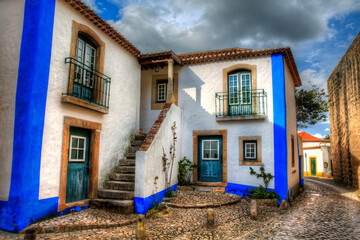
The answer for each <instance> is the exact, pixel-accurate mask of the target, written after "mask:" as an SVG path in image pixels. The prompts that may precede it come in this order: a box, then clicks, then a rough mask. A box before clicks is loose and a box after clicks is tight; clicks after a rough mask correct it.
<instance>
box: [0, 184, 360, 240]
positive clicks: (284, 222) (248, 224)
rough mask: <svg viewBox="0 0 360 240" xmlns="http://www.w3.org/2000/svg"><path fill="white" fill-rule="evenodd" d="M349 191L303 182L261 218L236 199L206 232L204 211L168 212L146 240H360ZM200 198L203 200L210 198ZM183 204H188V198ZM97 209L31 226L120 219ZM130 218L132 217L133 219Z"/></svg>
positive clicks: (92, 232)
mask: <svg viewBox="0 0 360 240" xmlns="http://www.w3.org/2000/svg"><path fill="white" fill-rule="evenodd" d="M354 191H355V190H354V189H352V188H348V187H341V186H337V185H336V184H334V183H333V182H332V180H329V179H315V178H307V179H306V180H305V191H303V192H302V193H301V194H300V196H299V197H298V198H297V199H296V200H295V201H294V202H293V203H292V204H291V206H290V208H289V209H288V210H285V211H283V212H282V211H280V210H279V208H272V207H263V206H259V212H260V214H259V216H258V218H257V219H256V220H252V219H251V218H250V216H249V206H250V204H249V203H248V202H247V201H246V200H241V201H240V202H237V203H234V204H231V205H227V206H222V207H214V208H213V209H214V210H215V221H216V227H215V228H214V229H212V230H209V229H207V228H206V227H205V226H206V225H205V224H206V211H207V209H206V208H171V211H170V213H169V214H164V215H162V214H160V216H157V217H154V218H147V219H146V234H147V237H148V239H360V228H359V226H360V202H359V198H358V197H357V195H356V194H354ZM202 194H203V195H204V198H205V199H206V198H208V199H211V198H210V197H209V196H206V194H204V193H202ZM209 194H214V195H213V197H214V198H218V199H219V198H220V199H221V198H224V197H223V196H224V195H223V196H222V197H217V196H219V194H220V193H209ZM187 200H188V201H190V199H189V196H187ZM209 201H210V200H209ZM219 201H220V200H219ZM214 202H218V201H215V200H214ZM178 203H181V201H180V200H178ZM97 211H98V210H92V209H88V210H85V211H83V212H79V213H72V214H69V215H66V216H62V217H59V218H58V219H53V220H49V221H47V222H42V223H39V224H37V225H33V226H39V225H41V226H46V225H47V224H50V223H51V224H55V223H56V222H61V223H64V222H65V223H68V222H69V221H70V220H69V219H71V220H72V221H76V219H82V220H81V221H82V222H87V221H90V223H91V224H94V223H96V222H99V221H107V223H110V222H109V220H111V221H114V220H119V221H123V220H124V217H122V216H116V215H114V216H113V215H111V214H107V213H101V212H97ZM94 215H96V217H94ZM99 215H103V216H102V217H99ZM130 218H131V219H134V215H131V216H130ZM102 219H104V220H102ZM105 219H106V220H105ZM128 220H129V219H128ZM74 224H76V223H74ZM112 226H114V225H112ZM135 230H136V226H135V224H129V225H126V226H120V227H111V226H109V227H108V228H105V227H104V228H102V229H87V230H79V231H72V232H58V233H46V234H38V239H114V240H115V239H135ZM23 236H24V235H22V234H13V233H7V232H3V231H0V238H2V239H23Z"/></svg>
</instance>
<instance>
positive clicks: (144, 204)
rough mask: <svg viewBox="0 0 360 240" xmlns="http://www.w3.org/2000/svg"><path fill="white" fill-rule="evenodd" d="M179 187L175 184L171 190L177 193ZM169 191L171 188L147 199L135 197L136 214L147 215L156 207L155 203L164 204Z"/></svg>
mask: <svg viewBox="0 0 360 240" xmlns="http://www.w3.org/2000/svg"><path fill="white" fill-rule="evenodd" d="M177 185H178V184H175V185H173V186H171V187H170V188H171V189H172V190H173V191H176V189H177ZM168 189H169V188H167V189H164V190H162V191H161V192H158V193H155V194H153V195H150V196H148V197H146V198H141V197H135V198H134V203H135V212H136V213H140V214H146V213H147V212H148V211H149V210H150V209H152V208H153V207H154V205H155V203H157V204H159V203H161V202H162V200H163V199H164V197H165V194H166V192H167V190H168Z"/></svg>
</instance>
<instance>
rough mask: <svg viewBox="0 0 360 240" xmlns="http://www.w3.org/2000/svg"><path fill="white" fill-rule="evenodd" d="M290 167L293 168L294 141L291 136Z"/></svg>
mask: <svg viewBox="0 0 360 240" xmlns="http://www.w3.org/2000/svg"><path fill="white" fill-rule="evenodd" d="M291 167H295V141H294V136H293V135H291Z"/></svg>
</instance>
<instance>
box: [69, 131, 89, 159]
mask: <svg viewBox="0 0 360 240" xmlns="http://www.w3.org/2000/svg"><path fill="white" fill-rule="evenodd" d="M73 139H77V140H79V139H83V140H84V147H83V148H79V145H77V147H73V144H72V143H73ZM78 144H79V141H78ZM72 150H76V157H77V156H78V154H79V150H82V151H83V158H82V159H79V158H74V159H73V158H72V156H71V155H72V154H71V153H72ZM85 152H86V138H85V137H80V136H77V135H70V149H69V162H78V163H81V162H85V155H86V154H85Z"/></svg>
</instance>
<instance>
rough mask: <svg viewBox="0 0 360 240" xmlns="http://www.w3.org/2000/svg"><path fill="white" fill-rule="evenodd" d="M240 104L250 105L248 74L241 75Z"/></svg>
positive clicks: (249, 79)
mask: <svg viewBox="0 0 360 240" xmlns="http://www.w3.org/2000/svg"><path fill="white" fill-rule="evenodd" d="M240 79H241V104H251V78H250V73H249V72H247V73H241V74H240Z"/></svg>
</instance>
